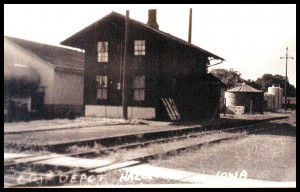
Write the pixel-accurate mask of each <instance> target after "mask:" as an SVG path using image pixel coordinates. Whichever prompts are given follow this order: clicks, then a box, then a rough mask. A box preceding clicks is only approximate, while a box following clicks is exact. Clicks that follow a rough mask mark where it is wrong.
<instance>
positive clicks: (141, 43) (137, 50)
mask: <svg viewBox="0 0 300 192" xmlns="http://www.w3.org/2000/svg"><path fill="white" fill-rule="evenodd" d="M134 55H146V43H145V40H135V41H134Z"/></svg>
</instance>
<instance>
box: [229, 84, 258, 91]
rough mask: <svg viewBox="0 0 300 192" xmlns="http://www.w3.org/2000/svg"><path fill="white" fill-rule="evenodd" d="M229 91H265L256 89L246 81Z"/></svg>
mask: <svg viewBox="0 0 300 192" xmlns="http://www.w3.org/2000/svg"><path fill="white" fill-rule="evenodd" d="M227 91H228V92H256V93H259V92H263V91H260V90H257V89H254V88H253V87H250V86H249V85H246V84H245V83H243V84H241V85H239V86H236V87H234V88H232V89H229V90H227Z"/></svg>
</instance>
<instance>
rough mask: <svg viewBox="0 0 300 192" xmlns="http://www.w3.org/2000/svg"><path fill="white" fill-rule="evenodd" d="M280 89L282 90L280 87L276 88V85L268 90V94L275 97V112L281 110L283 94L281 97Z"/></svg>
mask: <svg viewBox="0 0 300 192" xmlns="http://www.w3.org/2000/svg"><path fill="white" fill-rule="evenodd" d="M280 89H281V88H280V87H275V85H273V86H272V87H269V88H268V93H269V94H272V95H274V110H277V109H281V104H282V101H281V100H282V93H281V96H280ZM281 92H282V89H281Z"/></svg>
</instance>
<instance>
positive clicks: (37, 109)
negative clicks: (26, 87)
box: [31, 90, 45, 118]
mask: <svg viewBox="0 0 300 192" xmlns="http://www.w3.org/2000/svg"><path fill="white" fill-rule="evenodd" d="M44 95H45V94H44V91H43V90H42V91H41V90H36V91H34V92H33V93H32V96H31V111H32V112H33V113H34V114H35V116H36V117H37V118H42V117H43V111H44Z"/></svg>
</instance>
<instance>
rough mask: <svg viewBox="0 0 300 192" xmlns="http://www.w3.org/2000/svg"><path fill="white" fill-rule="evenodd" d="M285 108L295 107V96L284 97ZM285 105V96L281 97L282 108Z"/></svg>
mask: <svg viewBox="0 0 300 192" xmlns="http://www.w3.org/2000/svg"><path fill="white" fill-rule="evenodd" d="M286 100H287V101H286V106H287V109H296V97H287V99H286ZM284 105H285V97H282V106H283V108H284Z"/></svg>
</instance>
